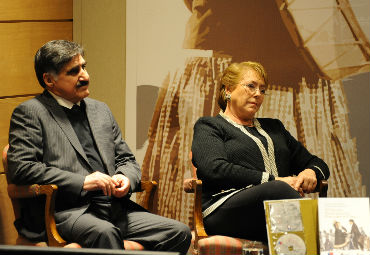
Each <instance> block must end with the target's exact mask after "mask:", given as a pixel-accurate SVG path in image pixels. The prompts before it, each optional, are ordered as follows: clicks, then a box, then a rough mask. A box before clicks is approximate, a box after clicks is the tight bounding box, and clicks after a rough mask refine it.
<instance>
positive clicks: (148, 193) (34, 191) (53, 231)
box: [2, 145, 157, 250]
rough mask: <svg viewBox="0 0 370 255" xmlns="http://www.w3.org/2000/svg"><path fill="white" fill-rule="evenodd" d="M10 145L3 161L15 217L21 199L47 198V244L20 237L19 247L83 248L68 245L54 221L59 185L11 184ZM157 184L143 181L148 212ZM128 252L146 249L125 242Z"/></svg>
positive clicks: (134, 243)
mask: <svg viewBox="0 0 370 255" xmlns="http://www.w3.org/2000/svg"><path fill="white" fill-rule="evenodd" d="M8 148H9V145H6V146H5V147H4V150H3V155H2V160H3V166H4V171H5V174H6V179H7V182H8V195H9V198H10V200H11V202H12V205H13V211H14V217H15V219H18V218H19V217H20V204H19V199H22V198H31V197H37V196H45V228H46V234H47V242H37V243H35V242H31V241H30V240H28V239H27V238H25V237H23V236H21V235H18V238H17V240H16V244H17V245H32V246H54V247H67V248H81V246H80V245H79V244H77V243H69V244H68V243H67V242H66V241H65V240H64V239H63V238H62V237H61V236H60V235H59V233H58V231H57V228H56V224H55V219H54V208H55V198H56V194H57V191H58V187H57V185H54V184H48V185H39V184H32V185H16V184H13V183H11V181H10V178H9V176H8V174H7V171H8V163H7V152H8ZM156 188H157V183H156V182H155V181H142V182H141V192H145V199H144V207H145V208H146V209H147V210H149V211H150V210H152V209H153V208H152V206H153V205H152V201H153V197H154V193H155V190H156ZM124 246H125V249H126V250H144V247H143V246H142V245H141V244H139V243H137V242H134V241H127V240H125V241H124Z"/></svg>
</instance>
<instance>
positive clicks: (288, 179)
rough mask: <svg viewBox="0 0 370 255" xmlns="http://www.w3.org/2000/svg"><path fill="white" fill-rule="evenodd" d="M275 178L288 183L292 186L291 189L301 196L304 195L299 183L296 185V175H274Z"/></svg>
mask: <svg viewBox="0 0 370 255" xmlns="http://www.w3.org/2000/svg"><path fill="white" fill-rule="evenodd" d="M275 180H277V181H283V182H286V183H288V184H289V185H290V187H292V188H293V189H295V190H296V191H298V192H299V194H300V195H301V196H302V197H303V195H304V193H303V190H302V188H301V187H300V186H299V185H297V182H298V177H297V176H288V177H275Z"/></svg>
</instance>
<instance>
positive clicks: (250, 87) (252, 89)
mask: <svg viewBox="0 0 370 255" xmlns="http://www.w3.org/2000/svg"><path fill="white" fill-rule="evenodd" d="M242 86H243V88H244V89H245V90H246V91H248V92H250V93H252V94H254V93H256V92H257V90H259V91H260V93H261V94H262V95H266V88H261V87H257V86H256V85H254V84H253V83H249V84H243V85H242Z"/></svg>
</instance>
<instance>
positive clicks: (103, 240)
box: [86, 224, 124, 249]
mask: <svg viewBox="0 0 370 255" xmlns="http://www.w3.org/2000/svg"><path fill="white" fill-rule="evenodd" d="M86 241H87V242H88V245H87V246H89V247H91V248H110V249H124V245H123V238H122V234H121V231H120V230H119V228H117V227H114V226H112V225H109V224H107V225H101V226H99V227H94V229H93V230H92V233H91V235H90V238H88V239H87V240H86Z"/></svg>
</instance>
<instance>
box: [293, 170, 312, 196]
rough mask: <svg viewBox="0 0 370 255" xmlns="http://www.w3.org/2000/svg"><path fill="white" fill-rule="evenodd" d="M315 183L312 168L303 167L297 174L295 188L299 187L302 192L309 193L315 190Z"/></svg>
mask: <svg viewBox="0 0 370 255" xmlns="http://www.w3.org/2000/svg"><path fill="white" fill-rule="evenodd" d="M316 184H317V178H316V173H315V171H314V170H312V169H309V168H307V169H305V170H303V171H302V172H300V173H299V175H298V176H297V181H296V183H295V189H296V188H298V187H300V188H302V190H303V192H304V193H311V192H313V191H314V190H315V188H316Z"/></svg>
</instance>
